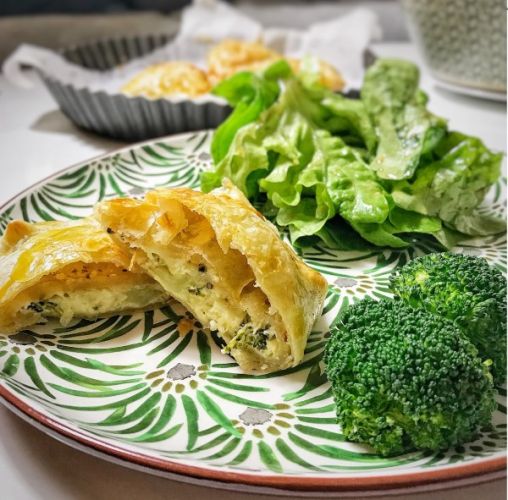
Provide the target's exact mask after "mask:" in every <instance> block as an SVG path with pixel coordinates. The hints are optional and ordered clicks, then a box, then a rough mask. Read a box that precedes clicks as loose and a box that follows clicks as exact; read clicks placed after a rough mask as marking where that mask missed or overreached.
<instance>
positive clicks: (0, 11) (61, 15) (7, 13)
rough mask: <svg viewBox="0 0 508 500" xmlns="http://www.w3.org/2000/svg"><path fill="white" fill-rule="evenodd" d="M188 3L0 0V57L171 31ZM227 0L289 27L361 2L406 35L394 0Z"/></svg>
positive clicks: (393, 37) (395, 36) (390, 32)
mask: <svg viewBox="0 0 508 500" xmlns="http://www.w3.org/2000/svg"><path fill="white" fill-rule="evenodd" d="M190 3H191V2H190V0H188V1H187V0H72V1H69V0H22V1H20V0H1V1H0V61H2V60H4V59H5V58H6V57H7V56H8V55H9V53H10V52H12V51H13V50H14V49H15V48H16V47H17V46H18V45H19V44H21V43H33V44H37V45H42V46H45V47H48V48H53V49H55V48H59V47H62V46H67V45H72V44H74V43H79V42H82V41H88V40H93V39H97V38H106V37H110V36H113V37H114V36H116V35H125V34H126V33H129V34H130V35H138V34H146V33H173V32H174V31H175V30H176V29H177V26H178V21H179V11H180V10H181V9H182V7H184V6H186V5H188V4H190ZM230 3H233V4H234V5H236V6H237V7H238V8H240V9H241V10H242V11H243V12H245V13H246V14H248V15H249V16H251V17H252V18H254V19H257V20H259V21H260V22H262V23H263V24H264V25H265V26H269V27H273V26H278V27H290V28H294V29H301V28H305V27H307V26H308V25H310V24H312V23H314V22H317V21H322V20H325V19H330V18H332V17H337V16H339V15H341V14H343V13H345V12H347V11H350V10H351V9H353V8H354V7H357V6H358V5H359V4H361V5H362V7H367V8H369V9H371V10H372V11H374V12H375V13H376V14H377V16H378V18H379V22H380V24H381V27H382V29H383V40H385V41H405V40H407V39H408V32H407V29H406V26H405V22H404V16H403V14H402V8H401V5H400V3H399V2H398V1H397V0H370V1H362V2H358V1H355V0H329V1H323V0H322V1H306V0H236V1H231V2H230ZM76 14H79V15H76Z"/></svg>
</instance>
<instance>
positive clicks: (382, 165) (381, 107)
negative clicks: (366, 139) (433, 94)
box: [361, 59, 446, 180]
mask: <svg viewBox="0 0 508 500" xmlns="http://www.w3.org/2000/svg"><path fill="white" fill-rule="evenodd" d="M418 82H419V71H418V68H417V67H416V66H415V65H414V64H412V63H410V62H407V61H401V60H395V59H378V60H377V61H376V62H375V63H374V64H373V65H372V66H371V67H370V68H369V69H368V70H367V72H366V75H365V79H364V82H363V86H362V90H361V96H362V101H363V102H364V104H365V107H366V108H367V111H368V112H369V114H370V116H371V118H372V120H373V122H374V124H375V127H376V131H377V135H378V140H379V143H378V147H377V152H376V156H375V158H374V160H373V161H372V163H371V164H370V168H372V169H373V170H374V171H375V172H376V173H377V175H378V176H379V177H380V178H381V179H390V180H399V179H408V178H410V177H412V175H413V174H414V172H415V171H416V169H417V167H418V164H419V162H420V158H421V157H422V155H424V154H425V153H427V152H429V151H431V150H432V149H433V148H434V147H435V146H436V144H437V143H438V142H439V140H440V139H441V138H442V137H443V136H444V134H445V131H446V122H445V121H444V120H443V119H442V118H439V117H437V116H435V115H433V114H432V113H430V112H429V111H428V110H427V108H426V102H427V99H426V96H425V94H423V93H422V92H421V91H420V90H419V89H418Z"/></svg>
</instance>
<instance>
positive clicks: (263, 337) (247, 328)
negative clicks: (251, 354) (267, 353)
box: [224, 318, 273, 353]
mask: <svg viewBox="0 0 508 500" xmlns="http://www.w3.org/2000/svg"><path fill="white" fill-rule="evenodd" d="M272 338H273V333H272V332H270V330H269V327H268V326H264V327H263V328H257V329H254V327H253V326H252V323H250V318H248V319H247V320H246V321H244V322H243V324H242V325H241V326H240V328H239V329H238V331H237V332H236V335H235V336H234V337H233V338H232V339H231V340H230V342H229V343H228V344H227V345H226V347H225V348H224V352H226V353H228V352H230V351H231V349H256V350H258V351H264V350H265V349H266V345H267V342H268V341H269V340H271V339H272Z"/></svg>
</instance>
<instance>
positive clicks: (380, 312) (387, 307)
mask: <svg viewBox="0 0 508 500" xmlns="http://www.w3.org/2000/svg"><path fill="white" fill-rule="evenodd" d="M324 359H325V364H326V373H327V376H328V379H329V380H330V382H331V384H332V389H333V395H334V399H335V403H336V406H337V417H338V422H339V424H340V425H341V426H342V432H343V433H344V435H345V436H346V437H347V438H348V439H349V440H351V441H356V442H360V443H366V444H369V445H371V446H372V447H373V448H374V450H375V451H376V452H377V453H379V454H381V455H384V456H390V455H396V454H401V453H404V452H407V451H410V450H414V449H418V450H432V451H437V450H441V449H446V448H448V447H450V446H453V445H457V444H459V443H463V442H466V441H468V440H470V439H471V438H473V436H474V435H475V433H476V432H477V430H478V429H479V428H480V427H481V426H483V425H487V424H489V423H490V420H491V415H492V412H493V411H494V409H495V407H496V403H495V400H494V394H495V391H494V387H493V384H492V377H491V375H490V372H489V368H488V363H483V362H482V360H481V359H480V358H479V357H478V353H477V350H476V348H475V347H474V345H473V344H472V343H471V342H469V340H468V339H467V338H466V337H465V336H464V335H463V333H462V332H461V331H460V330H459V329H458V328H457V327H456V326H455V325H454V324H453V323H452V322H451V321H448V320H446V319H440V318H438V317H436V316H435V315H433V314H431V313H429V312H427V311H425V310H423V309H414V308H412V307H411V306H409V305H408V304H406V303H405V302H404V301H402V300H400V299H395V300H383V301H380V302H376V301H373V300H371V299H366V300H363V301H360V302H358V303H357V304H355V305H353V306H352V307H350V308H348V310H347V311H346V312H345V313H344V315H343V317H342V319H341V321H340V323H339V324H338V325H337V326H336V327H334V328H333V329H332V331H331V337H330V340H329V342H328V343H327V346H326V349H325V357H324Z"/></svg>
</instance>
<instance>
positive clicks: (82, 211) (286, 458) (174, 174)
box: [0, 132, 506, 477]
mask: <svg viewBox="0 0 508 500" xmlns="http://www.w3.org/2000/svg"><path fill="white" fill-rule="evenodd" d="M210 138H211V133H210V132H202V133H195V134H186V135H180V136H175V137H173V138H168V139H165V140H158V141H152V142H150V143H145V144H142V145H139V146H133V147H131V148H127V149H125V150H123V151H120V152H117V153H114V154H110V155H106V156H105V157H103V158H101V159H99V160H95V161H91V162H88V163H85V164H83V165H80V166H77V167H73V168H71V169H70V170H67V171H66V172H65V173H63V174H60V175H58V176H56V177H54V178H52V179H50V180H49V181H46V182H43V183H41V184H39V185H37V186H35V187H34V188H31V189H30V190H29V191H28V192H26V193H23V194H22V195H20V197H18V198H17V199H15V200H14V201H13V202H12V203H11V204H10V205H9V206H6V207H4V208H3V210H2V212H1V213H0V228H1V230H2V231H3V230H4V229H5V227H6V224H7V223H8V222H9V221H10V220H12V219H14V218H23V219H25V220H28V221H39V220H52V219H74V218H78V217H82V216H84V215H87V214H89V213H90V211H91V208H92V206H93V205H94V203H96V202H97V201H99V200H101V199H104V198H108V197H112V196H122V195H129V196H139V195H141V194H142V193H143V192H144V191H145V190H147V189H149V188H153V187H156V186H191V187H196V186H197V185H198V183H199V173H200V172H201V170H202V169H204V168H207V166H208V165H209V161H210V157H209V154H208V148H209V141H210ZM505 187H506V179H502V180H500V181H499V183H498V184H497V185H496V187H495V188H494V189H493V190H492V192H491V194H490V197H489V200H488V201H487V202H486V203H485V206H484V208H482V210H484V211H491V212H495V213H497V214H498V215H500V214H502V213H504V207H505V193H506V189H505ZM436 249H437V247H436V245H435V243H433V242H432V241H430V240H428V239H420V240H415V242H414V246H412V247H411V248H409V249H405V250H387V249H375V250H368V251H350V252H339V251H335V250H330V249H328V248H326V247H323V246H316V247H313V248H309V249H305V250H304V251H301V255H302V257H303V258H304V259H305V260H306V262H307V263H308V264H309V265H310V266H312V267H314V268H315V269H317V270H319V271H320V272H322V273H323V274H324V275H325V276H326V277H327V279H328V281H329V285H330V286H329V292H328V295H327V298H326V302H325V307H324V311H323V315H322V317H321V318H320V319H319V320H318V321H317V323H316V325H315V330H314V331H313V332H312V333H311V335H310V337H309V341H308V345H307V348H306V351H305V357H304V360H303V362H302V364H301V365H300V366H298V367H296V368H292V369H288V370H285V371H283V372H279V373H275V374H268V375H261V376H252V375H247V374H244V373H241V372H240V371H239V370H238V367H237V365H236V363H234V362H233V360H232V359H231V358H229V357H228V356H226V355H224V354H222V353H221V352H220V348H219V347H218V346H217V342H215V341H214V338H213V337H212V336H211V335H209V334H207V332H205V331H203V329H202V327H201V325H200V324H199V323H197V322H194V327H193V332H192V334H189V335H185V336H181V335H180V334H179V333H178V331H177V328H176V325H177V322H178V321H179V320H180V318H182V317H184V316H189V313H187V312H186V311H184V310H183V309H182V307H181V306H180V305H179V304H176V303H174V304H169V305H168V306H166V307H164V308H162V309H160V310H158V311H147V312H144V313H139V314H133V315H126V316H116V317H112V318H106V319H100V320H97V321H80V322H78V323H76V324H73V325H71V326H69V327H66V328H62V327H60V326H59V325H57V324H55V323H52V324H48V325H41V326H36V327H34V328H32V329H30V330H25V331H23V332H20V333H17V334H14V335H9V336H4V337H3V338H1V339H0V383H1V384H3V385H4V386H6V387H7V388H8V389H9V390H10V391H13V392H14V393H15V394H16V395H17V396H18V397H19V398H21V399H22V400H23V401H24V402H26V403H27V404H28V405H30V406H32V407H34V408H35V409H37V410H38V411H41V412H43V413H44V414H46V415H49V416H51V417H52V418H56V419H58V420H59V421H60V422H63V423H64V424H65V425H67V426H68V427H70V428H72V429H77V430H79V431H80V432H82V433H85V434H87V435H88V436H92V437H94V438H95V439H96V440H100V441H104V442H108V443H112V444H115V445H116V446H119V447H122V448H124V449H126V450H130V451H137V452H140V453H143V454H146V455H150V456H154V457H159V458H162V459H171V460H176V461H180V462H182V463H186V464H193V465H198V466H201V467H205V468H215V469H222V470H230V471H231V470H236V471H249V472H253V473H259V474H264V473H276V474H290V475H293V474H298V475H311V476H316V475H317V476H323V477H327V476H333V477H337V476H351V475H358V474H369V473H372V472H376V473H378V474H381V473H382V474H400V473H403V472H404V471H406V472H407V471H409V470H412V471H414V470H422V469H428V468H436V467H443V466H449V465H450V464H453V463H463V462H473V461H481V460H484V459H485V458H486V457H487V458H488V457H494V456H502V455H503V454H504V453H505V448H506V406H505V405H506V391H505V389H503V388H500V392H499V397H498V400H499V409H498V411H496V413H495V415H494V419H493V422H492V426H491V427H490V428H488V429H484V430H482V433H481V434H480V435H479V436H478V439H477V440H475V441H474V442H472V443H469V444H467V445H464V446H461V447H456V448H455V449H453V450H449V451H447V452H446V453H439V454H428V453H420V452H415V453H410V454H407V455H404V456H401V457H395V458H390V459H387V458H382V457H379V456H376V455H375V454H373V453H372V451H371V450H369V449H367V448H365V447H363V446H359V445H356V444H352V443H348V442H347V441H346V440H345V439H344V437H343V435H342V434H341V432H340V428H339V427H338V426H337V424H336V423H335V416H334V406H333V401H332V397H331V390H330V386H329V384H328V382H327V381H326V377H325V375H324V373H323V364H322V361H321V357H322V351H323V348H324V345H325V342H326V336H327V331H328V327H329V325H330V324H332V323H334V322H335V321H337V319H338V318H339V317H340V314H341V311H342V310H343V309H344V307H347V305H348V304H351V303H353V302H354V301H356V300H359V299H361V298H362V297H365V296H367V295H368V296H371V297H374V298H381V297H384V296H387V295H389V290H388V277H389V275H390V272H391V271H392V269H393V268H394V267H396V266H398V265H402V264H404V263H405V262H407V261H408V260H409V259H411V258H413V257H415V256H416V255H421V254H423V253H428V252H432V251H435V250H436ZM456 251H458V252H468V253H473V254H475V255H482V256H484V257H486V258H487V259H488V260H489V261H490V262H491V263H493V264H495V265H497V266H499V267H500V268H501V269H502V270H503V271H506V239H505V236H504V235H503V236H496V237H490V238H486V239H478V240H474V241H469V242H468V243H467V245H465V246H464V247H459V248H457V249H456ZM215 340H217V339H215Z"/></svg>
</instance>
